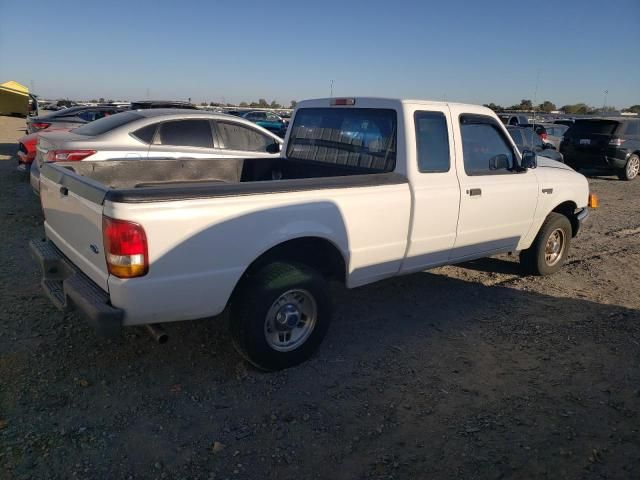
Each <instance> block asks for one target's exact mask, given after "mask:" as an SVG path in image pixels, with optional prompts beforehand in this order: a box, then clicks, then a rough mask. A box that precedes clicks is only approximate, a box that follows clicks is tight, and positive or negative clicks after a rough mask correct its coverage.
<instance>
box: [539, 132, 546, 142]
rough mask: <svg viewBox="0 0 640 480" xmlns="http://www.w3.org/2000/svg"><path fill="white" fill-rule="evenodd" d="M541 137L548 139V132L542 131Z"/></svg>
mask: <svg viewBox="0 0 640 480" xmlns="http://www.w3.org/2000/svg"><path fill="white" fill-rule="evenodd" d="M540 138H541V139H542V140H546V139H547V132H542V133H541V134H540Z"/></svg>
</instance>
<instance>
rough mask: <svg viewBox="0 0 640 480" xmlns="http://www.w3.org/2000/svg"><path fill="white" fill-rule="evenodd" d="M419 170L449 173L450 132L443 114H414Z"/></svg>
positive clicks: (418, 112)
mask: <svg viewBox="0 0 640 480" xmlns="http://www.w3.org/2000/svg"><path fill="white" fill-rule="evenodd" d="M413 118H414V122H415V127H416V151H417V153H418V170H419V171H420V172H422V173H437V172H448V171H449V168H450V166H451V165H450V157H449V130H448V128H447V119H446V118H445V116H444V114H443V113H442V112H424V111H417V112H415V113H414V116H413Z"/></svg>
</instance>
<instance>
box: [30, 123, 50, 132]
mask: <svg viewBox="0 0 640 480" xmlns="http://www.w3.org/2000/svg"><path fill="white" fill-rule="evenodd" d="M31 126H32V127H33V128H37V129H38V130H44V129H45V128H49V127H50V126H51V124H50V123H47V122H33V123H32V124H31Z"/></svg>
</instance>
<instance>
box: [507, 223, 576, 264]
mask: <svg viewBox="0 0 640 480" xmlns="http://www.w3.org/2000/svg"><path fill="white" fill-rule="evenodd" d="M571 233H572V230H571V222H569V219H568V218H567V217H565V216H564V215H562V214H560V213H555V212H552V213H550V214H549V216H548V217H547V219H546V220H545V221H544V223H543V224H542V227H540V231H539V232H538V235H537V236H536V238H535V240H534V241H533V244H532V245H531V247H530V248H528V249H526V250H523V251H522V252H520V263H521V264H522V266H523V267H524V269H525V271H526V272H527V273H530V274H533V275H551V274H552V273H555V272H557V271H558V270H560V268H561V267H562V265H564V262H565V260H566V259H567V256H568V255H569V246H570V245H571Z"/></svg>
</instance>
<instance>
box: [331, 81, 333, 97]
mask: <svg viewBox="0 0 640 480" xmlns="http://www.w3.org/2000/svg"><path fill="white" fill-rule="evenodd" d="M331 97H333V80H331Z"/></svg>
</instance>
